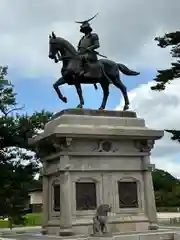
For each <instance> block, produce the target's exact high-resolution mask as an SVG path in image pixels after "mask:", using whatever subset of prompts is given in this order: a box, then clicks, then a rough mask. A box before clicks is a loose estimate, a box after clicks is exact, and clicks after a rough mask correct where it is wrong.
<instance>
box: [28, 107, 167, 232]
mask: <svg viewBox="0 0 180 240" xmlns="http://www.w3.org/2000/svg"><path fill="white" fill-rule="evenodd" d="M162 136H163V131H158V130H152V129H149V128H147V127H146V126H145V122H144V120H143V119H140V118H137V116H136V113H135V112H122V111H120V112H118V111H96V110H88V109H68V110H64V111H62V112H60V113H58V114H56V115H55V116H54V117H53V119H52V120H51V121H50V122H49V123H47V124H46V126H45V129H44V132H43V133H42V134H40V135H37V136H35V137H34V138H33V139H31V141H30V143H31V144H34V145H36V147H37V151H38V152H39V154H40V155H41V161H42V163H43V166H44V172H43V174H44V180H43V193H44V195H43V196H44V198H45V199H44V224H43V229H44V232H46V233H47V234H56V235H59V234H60V235H72V234H91V233H92V217H93V216H94V214H95V211H96V208H97V206H98V205H99V204H103V203H104V204H110V205H111V206H112V213H111V214H110V216H109V230H110V232H129V231H142V230H148V229H157V219H156V207H155V200H154V191H153V185H152V176H151V171H152V168H153V165H152V164H151V163H150V151H151V149H152V148H153V144H154V141H155V140H157V139H160V138H161V137H162Z"/></svg>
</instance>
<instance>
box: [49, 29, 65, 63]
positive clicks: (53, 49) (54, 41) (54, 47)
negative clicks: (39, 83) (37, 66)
mask: <svg viewBox="0 0 180 240" xmlns="http://www.w3.org/2000/svg"><path fill="white" fill-rule="evenodd" d="M61 48H62V43H61V38H59V37H56V35H55V33H54V32H52V35H49V58H50V59H53V60H54V61H55V62H58V59H57V54H58V52H59V51H60V50H61Z"/></svg>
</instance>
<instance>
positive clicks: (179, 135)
mask: <svg viewBox="0 0 180 240" xmlns="http://www.w3.org/2000/svg"><path fill="white" fill-rule="evenodd" d="M155 41H157V42H158V46H159V47H161V48H166V47H170V46H171V50H170V54H171V56H172V57H173V58H175V59H177V60H176V62H173V63H171V67H170V68H168V69H164V70H158V74H157V76H156V77H155V79H154V81H155V82H156V85H155V86H152V87H151V89H152V90H155V91H162V90H165V88H166V85H167V84H170V83H171V81H173V80H174V79H177V78H179V77H180V31H176V32H171V33H166V34H165V35H164V36H163V37H156V38H155ZM166 132H168V133H171V134H172V137H171V139H172V140H176V141H178V142H179V143H180V131H177V130H174V129H173V130H166Z"/></svg>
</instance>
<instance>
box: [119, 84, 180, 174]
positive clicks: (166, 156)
mask: <svg viewBox="0 0 180 240" xmlns="http://www.w3.org/2000/svg"><path fill="white" fill-rule="evenodd" d="M179 81H180V79H177V80H174V81H173V82H172V83H171V84H170V85H168V87H167V88H166V90H165V91H163V92H154V91H151V89H150V86H152V84H153V83H152V82H149V83H148V84H142V85H140V86H138V87H137V88H136V89H133V90H132V91H130V92H129V98H130V102H131V110H133V111H136V112H137V115H138V117H140V118H141V117H142V118H144V119H145V121H146V124H147V126H148V127H150V128H154V129H158V130H159V129H160V130H161V129H162V130H164V129H179V119H180V95H179V92H180V84H179ZM123 104H124V103H123V102H121V103H120V105H119V106H117V108H116V109H122V106H123ZM179 153H180V144H178V143H177V142H174V141H172V140H170V134H168V133H165V136H164V137H163V138H162V139H161V140H158V141H157V142H156V144H155V147H154V149H153V151H152V161H153V162H154V163H155V164H156V167H157V168H161V169H164V170H167V171H168V172H170V173H172V174H173V175H174V176H176V177H179V178H180V165H179V162H178V160H179V157H180V154H179Z"/></svg>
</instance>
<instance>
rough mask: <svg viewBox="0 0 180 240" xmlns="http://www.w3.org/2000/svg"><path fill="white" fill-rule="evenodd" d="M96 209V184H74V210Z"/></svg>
mask: <svg viewBox="0 0 180 240" xmlns="http://www.w3.org/2000/svg"><path fill="white" fill-rule="evenodd" d="M96 208H97V202H96V184H95V183H92V182H76V210H81V211H82V210H94V209H96Z"/></svg>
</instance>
